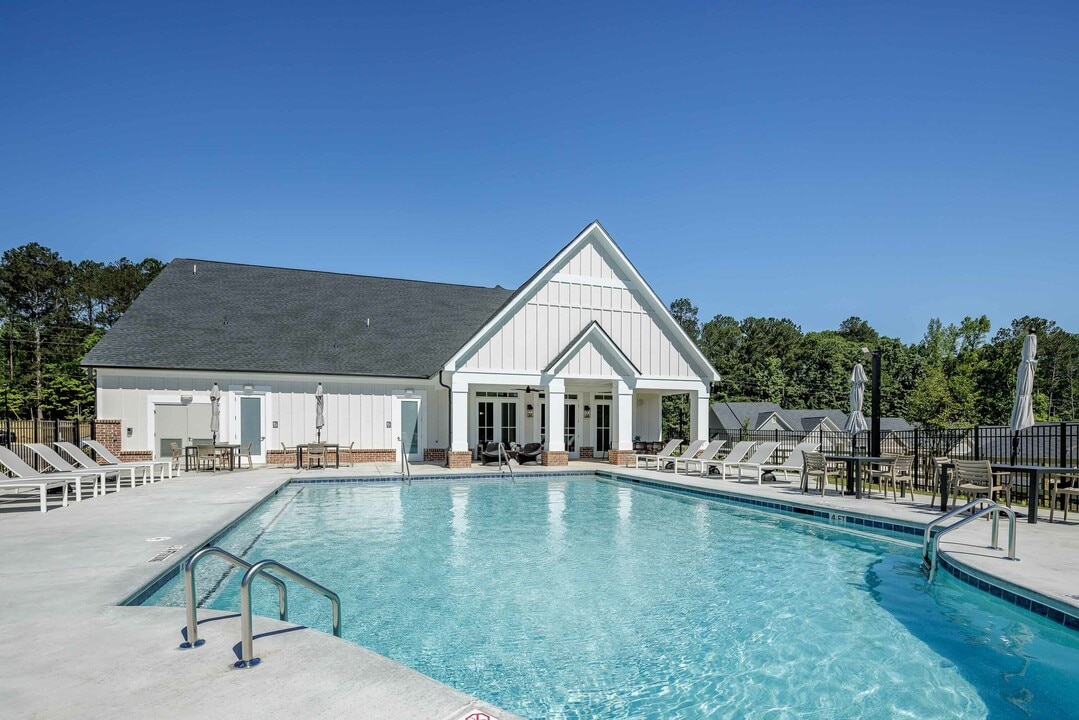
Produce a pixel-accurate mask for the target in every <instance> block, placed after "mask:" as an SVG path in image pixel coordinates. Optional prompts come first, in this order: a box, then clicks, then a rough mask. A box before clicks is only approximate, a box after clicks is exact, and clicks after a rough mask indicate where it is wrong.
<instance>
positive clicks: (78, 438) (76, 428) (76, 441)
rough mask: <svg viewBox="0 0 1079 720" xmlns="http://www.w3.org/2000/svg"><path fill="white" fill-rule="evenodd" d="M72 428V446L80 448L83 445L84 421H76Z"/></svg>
mask: <svg viewBox="0 0 1079 720" xmlns="http://www.w3.org/2000/svg"><path fill="white" fill-rule="evenodd" d="M72 427H73V429H72V431H71V440H72V443H71V444H72V445H74V446H75V447H80V446H81V445H82V420H81V419H79V420H76V421H75V424H74V425H73V426H72Z"/></svg>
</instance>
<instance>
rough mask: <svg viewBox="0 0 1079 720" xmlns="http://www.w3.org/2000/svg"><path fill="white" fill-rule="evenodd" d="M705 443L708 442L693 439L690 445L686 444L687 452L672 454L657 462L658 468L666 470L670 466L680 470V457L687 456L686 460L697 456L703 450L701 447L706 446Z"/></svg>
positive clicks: (676, 470)
mask: <svg viewBox="0 0 1079 720" xmlns="http://www.w3.org/2000/svg"><path fill="white" fill-rule="evenodd" d="M705 444H706V443H705V441H704V440H691V441H690V443H689V445H686V451H685V452H683V453H681V454H679V455H671V457H670V458H668V459H667V460H662V461H660V462H657V463H656V470H661V471H662V470H666V469H668V468H670V469H672V470H674V471H675V472H678V460H679V458H685V459H686V460H688V459H689V458H695V457H697V453H699V452H700V451H701V448H703V447H704V446H705Z"/></svg>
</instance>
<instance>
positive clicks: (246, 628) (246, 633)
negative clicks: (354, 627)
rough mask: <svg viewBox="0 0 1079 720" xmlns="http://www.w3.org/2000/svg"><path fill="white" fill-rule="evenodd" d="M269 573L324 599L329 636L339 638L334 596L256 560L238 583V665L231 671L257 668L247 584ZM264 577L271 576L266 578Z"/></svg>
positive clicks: (284, 569)
mask: <svg viewBox="0 0 1079 720" xmlns="http://www.w3.org/2000/svg"><path fill="white" fill-rule="evenodd" d="M271 570H272V571H274V572H276V573H280V574H281V575H284V576H285V577H287V578H288V579H289V580H293V581H295V582H298V583H300V584H301V585H303V586H305V587H307V588H309V589H311V590H314V591H315V592H317V593H319V594H320V595H322V596H323V597H326V598H328V599H329V601H330V606H331V607H332V609H333V634H334V636H335V637H341V599H340V598H339V597H337V593H335V592H334V591H333V590H330V589H329V588H327V587H325V586H323V585H320V584H318V583H317V582H315V581H314V580H312V579H311V578H309V577H306V576H304V575H301V574H300V573H298V572H296V571H295V570H293V569H292V568H289V567H286V566H285V565H282V564H281V563H279V562H277V561H276V560H260V561H259V562H257V563H255V564H254V565H252V566H251V567H250V568H248V570H247V572H245V573H244V577H243V579H242V580H241V581H240V644H241V657H240V660H239V662H237V663H235V667H238V668H245V667H254V666H256V665H258V664H259V659H258V658H257V657H255V647H254V646H255V639H254V632H253V630H252V628H251V625H252V623H251V583H252V582H254V580H255V578H257V577H259V576H260V575H265V574H266V573H267V572H269V571H271ZM266 577H272V576H270V575H267V576H266Z"/></svg>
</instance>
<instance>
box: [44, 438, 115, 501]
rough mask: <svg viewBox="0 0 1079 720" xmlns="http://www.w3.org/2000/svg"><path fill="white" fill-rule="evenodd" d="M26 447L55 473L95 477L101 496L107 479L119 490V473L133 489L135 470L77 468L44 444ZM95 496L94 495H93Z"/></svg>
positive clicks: (101, 467)
mask: <svg viewBox="0 0 1079 720" xmlns="http://www.w3.org/2000/svg"><path fill="white" fill-rule="evenodd" d="M26 447H27V448H29V449H30V451H31V452H33V453H34V454H35V455H37V456H38V457H39V458H41V459H42V460H44V461H45V462H46V463H47V464H48V465H49V467H51V468H52V469H53V470H55V471H56V472H62V473H67V474H69V475H84V476H87V477H95V478H97V479H98V480H99V481H100V482H101V494H102V495H104V494H105V483H106V481H107V480H108V479H109V478H112V479H114V480H116V489H117V490H119V489H120V473H121V472H124V473H127V476H128V479H129V480H130V481H131V487H135V468H107V467H105V466H103V465H99V466H97V467H96V468H92V469H89V470H87V469H85V468H82V469H80V468H77V467H75V466H74V465H72V464H71V463H69V462H68V461H67V460H64V459H63V458H62V457H60V456H59V455H57V454H56V451H55V450H53V449H52V448H51V447H49V446H48V445H45V444H44V443H26ZM95 495H96V493H95Z"/></svg>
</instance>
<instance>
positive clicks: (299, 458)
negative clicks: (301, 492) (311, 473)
mask: <svg viewBox="0 0 1079 720" xmlns="http://www.w3.org/2000/svg"><path fill="white" fill-rule="evenodd" d="M316 444H318V445H322V446H323V447H325V448H326V452H329V451H330V450H333V457H334V460H336V463H335V464H334V467H335V468H340V467H341V445H340V444H339V443H304V444H303V445H297V446H296V469H297V470H299V469H300V468H302V467H303V451H304V448H306V447H307V446H308V445H316Z"/></svg>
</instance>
